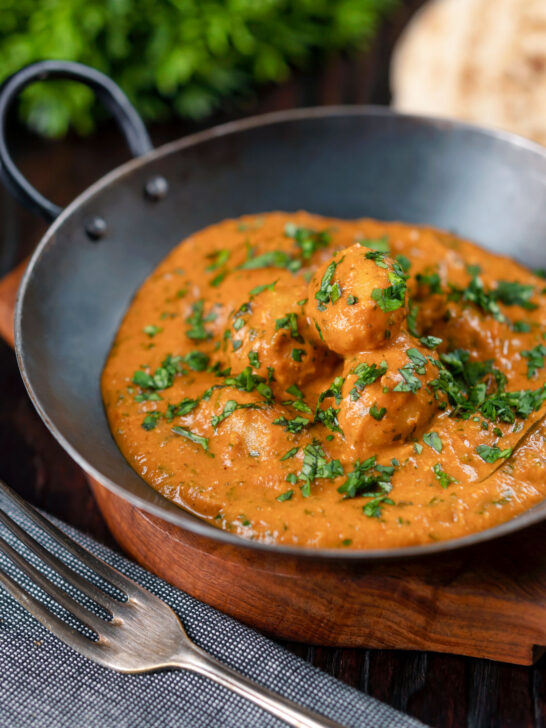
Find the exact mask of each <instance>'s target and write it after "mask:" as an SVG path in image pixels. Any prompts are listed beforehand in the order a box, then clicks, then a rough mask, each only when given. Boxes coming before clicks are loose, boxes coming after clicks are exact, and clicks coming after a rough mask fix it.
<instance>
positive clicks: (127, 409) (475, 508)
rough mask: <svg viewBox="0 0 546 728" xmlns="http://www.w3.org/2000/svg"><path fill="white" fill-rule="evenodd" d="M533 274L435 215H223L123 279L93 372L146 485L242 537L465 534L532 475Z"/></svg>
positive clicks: (543, 316)
mask: <svg viewBox="0 0 546 728" xmlns="http://www.w3.org/2000/svg"><path fill="white" fill-rule="evenodd" d="M545 285H546V284H545V282H544V280H542V279H541V278H540V277H538V276H536V275H534V274H532V273H530V272H529V271H528V270H526V269H524V268H523V267H521V266H519V265H518V264H516V263H514V262H512V261H511V260H509V259H507V258H503V257H500V256H497V255H493V254H491V253H489V252H486V251H484V250H481V249H480V248H478V247H476V246H475V245H472V244H471V243H469V242H466V241H463V240H461V239H459V238H456V237H454V236H453V235H450V234H447V233H444V232H439V231H436V230H432V229H429V228H424V227H415V226H409V225H403V224H398V223H383V222H377V221H373V220H356V221H345V220H334V219H326V218H323V217H318V216H316V215H311V214H308V213H305V212H298V213H293V214H288V213H280V212H275V213H268V214H264V215H261V216H252V217H244V218H241V219H239V220H226V221H224V222H221V223H219V224H216V225H213V226H211V227H209V228H207V229H205V230H203V231H201V232H198V233H196V234H195V235H192V236H191V237H190V238H188V239H187V240H186V241H184V242H183V243H182V244H181V245H179V246H178V247H177V248H175V249H174V250H173V251H172V253H171V254H170V255H169V256H168V257H167V258H166V260H164V261H163V262H162V263H161V265H160V266H159V267H158V268H157V269H156V270H155V272H154V273H153V274H152V275H151V276H150V278H149V279H148V280H147V281H146V282H145V283H144V285H143V286H142V287H141V289H140V290H139V291H138V293H137V295H136V297H135V299H134V301H133V302H132V304H131V306H130V308H129V310H128V312H127V314H126V316H125V319H124V321H123V323H122V325H121V327H120V329H119V332H118V334H117V337H116V340H115V342H114V345H113V347H112V351H111V353H110V356H109V358H108V361H107V363H106V366H105V369H104V373H103V378H102V392H103V397H104V403H105V406H106V411H107V414H108V419H109V422H110V426H111V429H112V432H113V434H114V437H115V439H116V442H117V443H118V445H119V447H120V448H121V451H122V452H123V454H124V455H125V457H126V458H127V460H128V461H129V463H130V464H131V466H132V467H133V468H134V469H135V470H136V471H137V472H138V473H139V474H140V475H141V476H142V477H143V478H144V479H145V480H146V481H147V482H148V483H149V484H150V485H151V486H152V487H154V488H155V489H156V490H158V491H159V492H160V493H162V494H163V495H164V496H165V497H166V498H168V499H170V500H171V501H173V502H175V503H177V504H178V505H180V506H182V507H184V508H186V509H188V510H190V511H192V512H193V513H195V514H197V515H199V516H200V517H202V518H204V519H206V520H208V521H210V522H211V523H213V524H214V525H216V526H218V527H219V528H223V529H228V530H230V531H233V532H236V533H238V534H240V535H242V536H244V537H246V538H250V539H257V540H260V541H265V542H269V543H285V544H297V545H301V546H305V547H336V546H338V547H340V548H386V547H387V548H388V547H394V546H404V545H413V544H421V543H428V542H431V541H435V540H440V539H448V538H455V537H459V536H462V535H465V534H468V533H470V532H473V531H478V530H481V529H484V528H487V527H490V526H493V525H495V524H497V523H499V522H502V521H505V520H507V519H509V518H512V517H513V516H515V515H516V514H518V513H520V512H521V511H523V510H525V509H527V508H530V507H531V506H533V505H534V504H536V503H538V502H539V501H541V500H542V499H543V498H544V497H545V494H546V477H545V468H546V464H545V457H544V455H545V435H546V430H545V428H544V426H543V425H542V424H541V423H540V418H541V416H542V415H543V413H544V410H545V409H546V406H545V405H544V404H543V403H544V401H545V399H546V384H545V381H546V376H545V375H546V370H545V368H544V364H545V357H546V340H545V326H544V324H545V321H546V296H545V295H544V286H545ZM522 438H523V439H522ZM513 450H515V453H514V454H513V456H512V452H513ZM511 456H512V457H511Z"/></svg>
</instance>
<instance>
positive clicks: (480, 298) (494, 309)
mask: <svg viewBox="0 0 546 728" xmlns="http://www.w3.org/2000/svg"><path fill="white" fill-rule="evenodd" d="M450 289H451V292H450V294H449V297H450V298H452V299H454V300H462V301H468V302H470V303H473V304H474V305H475V306H476V307H477V308H480V309H481V310H482V311H483V312H484V313H490V314H491V315H492V316H493V318H495V319H496V320H497V321H500V322H501V323H505V322H506V316H504V314H503V313H502V312H501V310H500V308H499V304H498V303H497V297H496V295H495V291H487V290H486V289H485V287H484V285H483V282H482V279H481V278H480V277H479V276H478V275H475V276H474V277H473V278H472V279H471V281H470V283H469V284H468V286H467V287H466V288H458V287H457V286H453V285H450Z"/></svg>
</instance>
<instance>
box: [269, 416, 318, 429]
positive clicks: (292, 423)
mask: <svg viewBox="0 0 546 728" xmlns="http://www.w3.org/2000/svg"><path fill="white" fill-rule="evenodd" d="M273 424H274V425H281V426H282V427H284V431H285V432H291V433H292V434H296V433H298V432H301V431H302V430H303V428H304V427H307V426H308V425H310V424H311V420H308V419H307V417H301V416H299V415H298V416H297V417H294V418H292V419H291V420H289V419H287V418H286V417H277V419H276V420H273Z"/></svg>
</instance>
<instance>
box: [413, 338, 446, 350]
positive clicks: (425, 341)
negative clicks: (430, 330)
mask: <svg viewBox="0 0 546 728" xmlns="http://www.w3.org/2000/svg"><path fill="white" fill-rule="evenodd" d="M419 341H420V342H421V344H422V345H423V346H426V348H427V349H436V348H437V347H438V346H440V344H441V343H442V341H443V339H440V338H438V336H421V337H420V339H419Z"/></svg>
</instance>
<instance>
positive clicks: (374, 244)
mask: <svg viewBox="0 0 546 728" xmlns="http://www.w3.org/2000/svg"><path fill="white" fill-rule="evenodd" d="M358 244H359V245H361V246H362V247H363V248H370V250H378V251H379V252H380V253H387V254H388V253H390V252H391V249H390V246H389V239H388V237H387V236H386V235H384V236H383V237H382V238H362V239H361V240H359V241H358Z"/></svg>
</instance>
